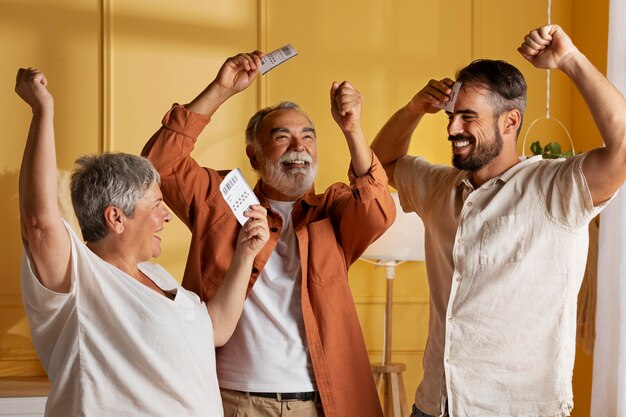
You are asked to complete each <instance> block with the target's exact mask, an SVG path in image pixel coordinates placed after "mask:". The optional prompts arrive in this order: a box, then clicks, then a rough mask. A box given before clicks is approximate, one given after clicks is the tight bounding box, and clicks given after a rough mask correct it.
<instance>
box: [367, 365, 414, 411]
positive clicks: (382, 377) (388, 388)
mask: <svg viewBox="0 0 626 417" xmlns="http://www.w3.org/2000/svg"><path fill="white" fill-rule="evenodd" d="M405 370H406V365H405V364H403V363H392V364H389V365H384V364H381V363H373V364H372V373H373V374H374V381H375V382H376V389H377V390H378V394H379V395H380V393H381V390H382V389H383V387H384V394H383V398H384V402H383V406H384V410H383V411H384V412H385V417H408V416H409V406H408V404H407V401H406V391H405V390H404V379H403V378H402V372H404V371H405Z"/></svg>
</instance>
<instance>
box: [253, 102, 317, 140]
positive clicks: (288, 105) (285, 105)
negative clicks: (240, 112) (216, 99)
mask: <svg viewBox="0 0 626 417" xmlns="http://www.w3.org/2000/svg"><path fill="white" fill-rule="evenodd" d="M277 110H296V111H299V112H300V113H302V114H303V115H305V116H306V118H307V119H309V122H311V126H312V127H313V121H312V120H311V118H310V117H309V115H308V114H306V112H305V111H304V110H302V108H301V107H300V106H298V105H297V104H296V103H294V102H292V101H282V102H280V103H278V104H277V105H275V106H270V107H265V108H263V109H261V110H259V111H258V112H256V113H254V115H253V116H252V117H251V118H250V121H249V122H248V126H247V127H246V144H247V145H256V143H257V142H256V135H257V133H258V130H259V126H260V125H261V122H262V121H263V119H264V118H265V116H267V115H268V114H270V113H272V112H275V111H277Z"/></svg>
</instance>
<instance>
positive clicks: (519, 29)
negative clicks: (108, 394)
mask: <svg viewBox="0 0 626 417" xmlns="http://www.w3.org/2000/svg"><path fill="white" fill-rule="evenodd" d="M607 4H608V1H602V2H600V3H594V6H593V7H592V6H590V5H587V2H584V1H581V0H554V1H553V2H552V20H553V22H558V23H560V24H562V25H563V26H564V28H565V30H566V31H568V32H570V33H571V34H572V37H573V38H574V40H575V41H576V42H577V43H578V44H580V45H581V49H583V51H584V52H586V53H588V54H589V56H590V58H592V60H594V62H596V64H597V65H598V66H599V67H600V68H601V69H602V70H603V69H604V65H605V64H606V62H605V53H604V51H605V50H606V15H607V12H608V10H607V7H608V6H607ZM546 13H547V1H545V0H541V1H539V0H529V1H526V2H518V1H510V0H505V1H502V0H456V1H447V2H433V1H426V0H385V1H380V0H346V1H340V2H338V1H330V0H318V1H314V2H296V1H287V0H256V1H254V0H229V1H218V0H205V1H197V0H181V1H178V2H171V1H165V0H124V1H116V0H37V1H35V0H0V53H1V55H2V57H3V63H4V64H3V65H2V66H1V67H0V86H2V91H3V100H2V101H1V102H0V111H1V114H2V115H3V122H4V126H7V127H6V128H5V136H4V139H3V146H4V152H3V153H2V154H1V155H0V190H1V191H2V193H3V195H4V196H5V203H4V205H3V206H2V207H3V208H2V214H4V216H3V219H4V220H5V227H4V236H3V239H2V241H1V242H2V243H1V244H0V245H1V246H0V249H2V250H0V258H1V259H0V264H2V265H3V268H2V271H3V272H1V273H0V274H1V275H0V282H1V283H2V285H0V376H8V375H41V374H43V370H42V369H41V367H40V365H39V363H38V361H37V359H36V356H35V354H34V351H33V349H32V346H31V343H30V338H29V334H28V329H27V326H26V323H25V318H24V314H23V311H22V308H21V301H20V292H19V257H20V252H21V248H20V239H19V227H18V206H17V174H18V169H19V161H20V159H21V153H22V149H23V145H24V140H25V137H26V132H27V124H28V120H29V117H30V114H29V111H28V110H27V108H26V106H25V105H24V104H23V103H21V102H20V100H19V99H18V98H17V96H15V95H14V93H12V88H13V83H14V76H15V72H16V70H17V68H18V67H19V66H28V65H31V66H37V67H39V68H41V69H43V70H44V71H45V73H46V74H47V75H48V78H49V81H50V89H51V90H52V92H53V93H54V95H55V98H56V105H57V113H56V132H57V143H58V146H57V149H58V154H59V164H60V166H61V167H62V168H70V167H71V164H72V161H73V160H74V159H75V157H76V156H78V155H80V154H83V153H88V152H97V151H99V150H102V149H107V150H109V149H110V150H123V151H127V152H133V153H138V152H139V151H140V149H141V147H142V145H143V143H144V142H145V141H146V140H147V138H148V137H149V136H150V135H151V134H152V133H153V131H154V130H155V129H156V128H157V127H158V124H159V122H160V119H161V117H162V115H163V114H164V112H165V111H166V110H167V109H168V108H169V106H170V105H171V103H173V102H186V101H189V100H190V99H192V98H193V97H194V95H195V94H196V93H197V92H199V91H200V90H201V89H202V88H203V87H204V86H205V85H206V83H208V82H209V81H210V80H211V79H212V77H213V75H214V74H215V72H216V71H217V69H218V67H219V65H220V64H221V63H222V62H223V60H224V59H225V57H227V56H230V55H233V54H235V53H237V52H239V51H251V50H254V49H257V48H259V49H262V50H264V51H269V50H271V49H274V48H276V47H279V46H282V45H284V44H285V43H288V42H290V43H292V44H293V45H294V46H295V47H296V48H297V49H298V52H299V56H297V57H296V58H294V59H293V60H291V61H290V62H289V63H287V64H285V65H283V66H281V67H280V68H278V69H275V70H273V71H271V72H270V73H268V74H267V75H266V76H263V77H262V78H261V80H260V81H259V82H258V83H257V86H256V88H251V89H249V90H248V91H245V92H243V93H241V94H240V95H238V96H237V97H235V98H233V99H232V100H231V101H229V102H227V103H226V104H225V105H224V106H223V107H222V108H221V109H220V110H219V111H218V112H217V113H216V115H215V116H214V123H212V124H210V125H209V127H208V128H207V129H206V131H205V133H204V134H203V136H202V138H201V140H200V142H199V145H198V147H197V149H196V151H195V156H196V157H197V159H198V160H200V162H202V163H205V164H207V165H209V166H213V167H217V168H228V167H233V166H239V167H241V168H242V170H243V171H244V174H245V175H246V176H247V177H248V179H249V181H250V182H253V181H254V174H253V172H252V170H251V169H250V168H249V165H248V163H247V160H246V158H245V154H244V151H243V146H242V143H243V130H244V127H245V123H246V121H247V118H248V117H249V116H250V115H251V114H252V113H253V112H254V110H255V109H256V108H257V107H258V106H260V105H266V104H271V103H275V102H277V101H280V100H285V99H289V100H292V101H296V102H298V103H299V104H301V105H302V106H303V107H304V108H305V109H307V111H308V112H309V113H310V115H311V117H312V118H313V119H314V121H315V123H316V128H317V130H318V135H319V158H320V169H319V177H318V180H317V187H318V189H322V188H324V187H326V186H327V185H329V184H331V183H332V182H335V181H343V180H344V179H345V177H346V174H345V173H346V170H347V166H348V162H349V156H348V151H347V149H346V146H345V143H344V140H343V138H342V136H341V134H340V132H339V130H338V128H337V127H336V125H335V124H334V122H333V121H332V118H331V116H330V112H329V104H328V90H329V87H330V84H331V82H332V81H333V80H338V81H341V80H344V79H347V80H350V81H351V82H352V83H353V84H354V85H355V86H356V87H357V88H358V89H359V90H361V92H362V93H363V94H364V96H365V105H364V127H365V130H366V133H367V134H368V135H369V136H370V138H372V137H373V136H374V135H375V133H376V131H377V130H378V129H379V128H380V126H381V125H382V124H383V123H384V122H385V120H386V119H387V118H388V117H389V115H390V114H391V113H392V112H393V111H394V110H395V109H397V108H398V107H400V106H401V105H403V104H404V103H406V102H407V101H408V100H409V99H410V98H411V96H412V95H413V94H414V93H416V92H417V91H418V90H419V89H420V88H421V87H422V86H423V85H425V83H426V82H427V81H428V80H429V79H431V78H442V77H444V76H449V77H453V76H454V73H455V71H456V70H457V69H458V68H459V67H461V66H463V65H465V64H466V63H468V62H469V61H470V60H472V59H475V58H481V57H489V58H499V59H505V60H508V61H509V62H511V63H513V64H514V65H517V66H518V67H519V68H520V69H521V70H522V72H523V73H524V74H525V75H526V77H527V81H528V84H529V110H528V112H527V115H526V126H528V124H529V122H530V121H532V120H534V119H535V118H537V117H540V116H543V115H544V114H545V73H544V72H543V71H539V70H535V69H533V68H532V67H531V66H530V64H527V63H526V62H525V61H524V60H523V59H522V58H521V57H520V56H519V55H518V54H517V52H516V48H517V46H518V45H519V44H520V43H521V41H522V38H523V36H524V34H526V33H527V32H528V31H529V30H530V29H532V28H534V27H537V26H540V25H542V24H544V23H545V22H546ZM600 44H602V45H603V47H602V48H600V47H598V45H600ZM551 91H552V100H551V108H552V115H553V117H557V118H558V119H560V120H561V121H562V122H563V123H564V124H565V125H566V126H567V128H568V129H569V130H570V132H571V133H573V134H574V138H575V139H574V140H575V142H576V145H577V148H578V149H585V150H587V149H589V148H591V147H592V146H596V145H597V144H598V143H599V138H598V137H597V133H595V136H594V128H593V127H592V126H593V125H592V124H591V122H590V120H589V119H588V118H585V117H586V116H584V115H585V114H586V110H585V108H584V106H583V104H582V103H581V102H580V98H579V97H578V96H577V95H576V94H575V93H573V90H572V86H571V84H570V83H569V81H568V80H567V79H566V78H565V77H563V76H562V75H560V74H553V76H552V88H551ZM445 124H446V118H445V116H444V115H443V114H439V115H436V116H433V117H429V118H427V119H426V120H424V122H423V123H422V125H421V126H420V129H419V133H418V135H416V138H415V139H416V140H414V142H413V144H412V145H411V149H410V152H411V153H414V154H422V155H425V156H426V157H427V158H428V159H430V160H431V161H434V162H440V163H448V162H449V159H450V156H449V155H450V149H449V145H448V143H447V141H446V140H445V138H446V136H445ZM533 133H534V132H533ZM536 133H537V135H538V136H537V137H536V138H535V137H534V136H533V135H531V136H530V138H529V141H530V140H536V139H540V140H542V142H544V138H548V140H558V141H561V142H562V143H563V144H564V147H565V146H566V141H567V139H566V138H565V137H564V136H563V134H562V133H561V132H560V128H558V126H556V125H554V123H553V122H545V126H543V127H537V130H536ZM523 135H524V131H523V132H522V136H523ZM520 146H521V143H520ZM188 239H189V235H188V232H187V231H186V230H185V228H184V226H183V225H182V224H181V222H179V221H177V220H176V221H173V222H172V223H171V224H170V225H169V226H168V227H167V229H166V233H165V236H164V254H163V256H162V257H161V258H160V260H159V262H160V263H162V264H163V265H164V266H165V267H166V268H167V269H168V270H170V271H171V272H172V273H173V275H174V276H177V277H180V276H181V275H182V271H183V268H184V262H185V259H186V249H187V243H188ZM350 280H351V284H352V288H353V294H354V298H355V302H356V304H357V308H358V311H359V314H360V317H361V322H362V325H363V328H364V333H365V337H366V340H367V344H368V348H369V350H370V355H371V358H372V360H373V361H375V360H380V357H381V352H382V322H383V310H384V300H385V280H384V271H383V270H382V269H374V268H373V267H372V266H370V265H368V264H365V263H362V262H357V264H355V265H354V266H353V268H352V270H351V274H350ZM427 300H428V288H427V285H426V275H425V268H424V264H423V263H407V264H404V265H401V266H400V267H399V268H398V271H397V278H396V281H395V310H394V328H393V329H394V334H393V347H394V349H393V358H394V361H398V362H404V363H406V364H407V372H406V375H405V383H406V387H407V393H408V398H409V402H411V398H412V396H413V392H414V390H415V387H416V386H417V383H418V382H419V380H420V378H421V373H422V368H421V359H422V354H423V349H424V345H425V343H426V336H427V327H426V325H427V322H428V301H427ZM576 378H579V374H578V371H577V375H576ZM582 379H583V380H585V381H588V380H590V379H591V374H590V371H589V369H588V368H587V369H586V370H585V371H584V372H582ZM586 390H587V388H585V387H584V386H583V389H582V391H583V392H584V391H586ZM580 396H581V397H582V396H583V394H581V395H580ZM576 398H578V396H577V397H576ZM579 408H580V409H582V410H583V411H584V410H585V409H586V406H585V404H583V405H582V406H579V403H578V401H577V409H576V411H578V409H579ZM579 415H584V414H579Z"/></svg>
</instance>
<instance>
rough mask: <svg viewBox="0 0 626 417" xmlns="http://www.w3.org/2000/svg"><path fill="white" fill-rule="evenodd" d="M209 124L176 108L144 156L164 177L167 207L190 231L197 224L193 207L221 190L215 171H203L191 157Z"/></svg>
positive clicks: (184, 109) (167, 115) (162, 182)
mask: <svg viewBox="0 0 626 417" xmlns="http://www.w3.org/2000/svg"><path fill="white" fill-rule="evenodd" d="M209 120H210V118H209V117H208V116H205V115H201V114H197V113H194V112H192V111H190V110H188V109H187V108H186V107H184V106H181V105H179V104H174V105H173V106H172V108H171V109H170V110H169V111H168V112H167V113H166V114H165V116H164V117H163V121H162V126H161V128H160V129H159V130H158V131H157V132H156V133H155V134H154V135H153V136H152V138H150V140H149V141H148V142H147V143H146V145H145V146H144V148H143V150H142V152H141V154H142V155H143V156H145V157H147V158H148V159H149V160H150V162H152V164H153V165H154V167H155V168H156V170H157V171H158V172H159V175H160V176H161V191H162V193H163V199H164V200H165V203H166V204H167V205H168V206H169V207H170V208H171V209H172V211H174V213H175V214H176V215H177V216H178V217H179V218H180V219H181V220H182V221H183V222H184V223H185V224H186V225H187V227H189V228H191V227H192V224H193V222H194V218H193V216H194V213H196V210H194V207H195V206H197V205H198V204H204V202H205V200H206V198H207V196H208V195H211V194H212V193H213V192H214V191H216V190H218V187H219V182H220V180H221V176H220V175H219V174H218V173H217V172H216V171H214V170H211V169H207V168H203V167H201V166H200V165H199V164H198V163H197V162H196V161H195V160H194V159H193V158H192V157H191V152H192V151H193V148H194V145H195V143H196V140H197V139H198V136H199V135H200V133H201V132H202V130H203V129H204V127H205V126H206V125H207V124H208V123H209Z"/></svg>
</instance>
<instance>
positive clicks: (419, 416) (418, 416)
mask: <svg viewBox="0 0 626 417" xmlns="http://www.w3.org/2000/svg"><path fill="white" fill-rule="evenodd" d="M409 417H435V416H431V415H430V414H424V413H422V412H421V411H420V409H419V408H417V407H416V406H415V404H413V411H412V412H411V415H410V416H409Z"/></svg>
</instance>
